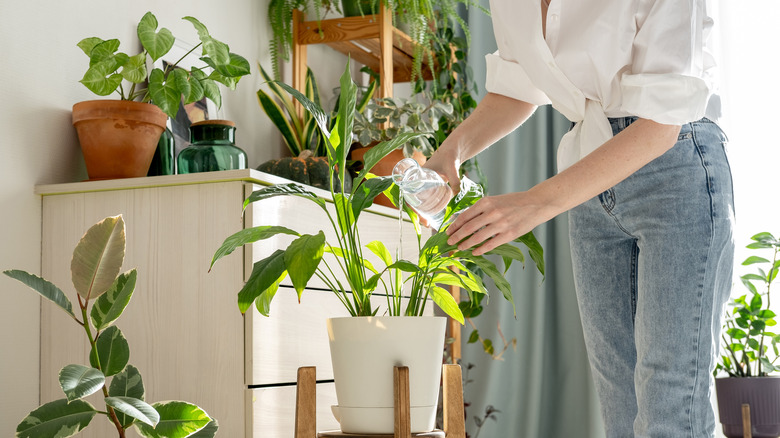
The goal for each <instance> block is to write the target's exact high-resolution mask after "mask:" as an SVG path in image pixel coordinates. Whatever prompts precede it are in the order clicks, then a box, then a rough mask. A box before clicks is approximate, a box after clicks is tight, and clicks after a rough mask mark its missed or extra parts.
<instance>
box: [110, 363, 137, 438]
mask: <svg viewBox="0 0 780 438" xmlns="http://www.w3.org/2000/svg"><path fill="white" fill-rule="evenodd" d="M108 395H109V396H111V397H132V398H135V399H138V400H143V399H144V381H143V379H142V378H141V373H139V372H138V368H136V367H134V366H132V365H130V364H128V365H127V366H126V367H125V369H124V370H122V372H121V373H119V374H116V375H115V376H114V377H113V378H112V379H111V385H109V387H108ZM116 416H117V419H118V420H119V424H121V425H122V427H124V428H127V427H130V425H131V424H133V421H135V418H133V417H131V416H128V415H125V414H123V413H121V412H117V414H116Z"/></svg>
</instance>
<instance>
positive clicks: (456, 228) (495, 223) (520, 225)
mask: <svg viewBox="0 0 780 438" xmlns="http://www.w3.org/2000/svg"><path fill="white" fill-rule="evenodd" d="M545 207H546V206H545V205H544V204H543V203H541V202H539V201H538V200H536V199H534V196H533V195H531V194H530V193H529V192H518V193H510V194H506V195H498V196H487V197H485V198H482V199H480V200H479V201H477V202H476V203H475V204H474V205H472V206H471V207H469V209H468V210H466V211H464V212H463V213H461V214H460V215H459V216H458V218H457V219H456V220H455V222H453V223H452V224H451V225H450V226H449V228H447V234H448V235H449V236H450V238H449V239H447V243H449V244H451V245H454V244H456V243H458V242H460V243H458V249H461V250H464V249H468V248H471V247H474V246H477V245H480V244H482V245H481V246H479V247H477V248H474V251H473V253H474V255H482V254H485V253H486V252H488V251H490V250H492V249H494V248H496V247H498V246H499V245H502V244H504V243H508V242H511V241H513V240H514V239H516V238H518V237H520V236H522V235H523V234H526V233H528V232H529V231H531V230H533V229H534V228H535V227H536V226H537V225H539V224H541V223H542V222H544V221H546V220H547V219H549V218H548V217H547V216H546V215H544V214H542V212H544V211H546V210H547V208H545ZM464 239H465V240H464ZM461 241H462V242H461Z"/></svg>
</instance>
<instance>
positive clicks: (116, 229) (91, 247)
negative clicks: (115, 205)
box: [70, 215, 125, 301]
mask: <svg viewBox="0 0 780 438" xmlns="http://www.w3.org/2000/svg"><path fill="white" fill-rule="evenodd" d="M124 259H125V221H124V220H123V219H122V216H121V215H120V216H113V217H107V218H105V219H103V220H102V221H100V222H98V223H97V224H95V225H93V226H92V227H90V228H89V229H88V230H87V232H86V233H85V234H84V236H83V237H82V238H81V240H80V241H79V243H78V244H77V245H76V249H74V250H73V259H72V260H71V263H70V270H71V278H72V281H73V286H74V287H75V288H76V292H78V294H79V295H80V296H81V297H82V298H84V299H85V300H87V301H88V300H90V299H92V298H97V297H99V296H100V295H102V294H103V293H105V292H106V291H107V290H108V288H110V287H111V285H112V284H114V280H115V279H116V277H117V275H118V274H119V270H120V268H121V267H122V263H123V262H124Z"/></svg>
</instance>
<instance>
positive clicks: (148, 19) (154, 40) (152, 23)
mask: <svg viewBox="0 0 780 438" xmlns="http://www.w3.org/2000/svg"><path fill="white" fill-rule="evenodd" d="M137 32H138V40H139V41H141V45H142V46H143V47H144V49H146V51H147V52H148V53H149V56H150V57H151V58H152V61H157V60H158V59H160V58H162V57H163V55H165V54H166V53H168V52H169V51H170V50H171V47H173V42H174V40H175V38H174V37H173V34H172V33H171V31H170V30H168V29H166V28H162V29H160V31H159V32H157V18H156V17H155V16H154V15H153V14H152V13H151V12H147V13H146V14H144V16H143V17H142V18H141V21H139V22H138V29H137Z"/></svg>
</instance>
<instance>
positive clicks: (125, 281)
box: [90, 269, 138, 331]
mask: <svg viewBox="0 0 780 438" xmlns="http://www.w3.org/2000/svg"><path fill="white" fill-rule="evenodd" d="M137 277H138V273H137V272H136V270H135V269H133V270H130V271H128V272H125V273H122V274H120V275H119V277H117V278H116V281H115V282H114V284H112V285H111V287H110V288H109V289H108V291H107V292H106V293H105V294H103V295H101V296H100V298H98V299H97V301H95V304H94V305H93V306H92V311H91V312H90V317H91V319H92V325H93V326H94V327H95V329H96V330H98V331H100V330H103V329H105V328H106V327H108V326H110V325H111V324H113V322H114V321H116V320H117V318H119V317H120V316H121V315H122V312H124V310H125V307H127V304H128V303H129V302H130V298H131V297H132V296H133V291H134V290H135V282H136V278H137Z"/></svg>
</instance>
